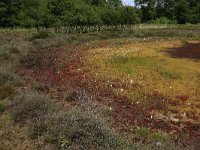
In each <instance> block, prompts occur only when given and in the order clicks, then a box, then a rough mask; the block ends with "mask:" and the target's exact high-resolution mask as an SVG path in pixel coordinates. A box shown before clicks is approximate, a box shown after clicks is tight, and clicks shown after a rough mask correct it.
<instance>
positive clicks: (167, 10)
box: [135, 0, 200, 24]
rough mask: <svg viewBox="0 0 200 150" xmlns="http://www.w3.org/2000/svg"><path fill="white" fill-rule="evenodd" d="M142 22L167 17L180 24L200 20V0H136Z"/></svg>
mask: <svg viewBox="0 0 200 150" xmlns="http://www.w3.org/2000/svg"><path fill="white" fill-rule="evenodd" d="M135 4H136V6H137V7H138V8H139V9H140V10H141V13H142V16H141V21H142V22H151V21H152V20H159V19H161V18H166V19H168V20H169V21H174V22H177V23H179V24H185V23H193V24H195V23H199V22H200V0H135Z"/></svg>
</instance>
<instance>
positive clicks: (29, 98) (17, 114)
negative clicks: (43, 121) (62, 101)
mask: <svg viewBox="0 0 200 150" xmlns="http://www.w3.org/2000/svg"><path fill="white" fill-rule="evenodd" d="M11 105H12V110H11V117H12V119H13V120H14V121H15V122H23V121H26V120H37V119H38V118H40V117H43V116H45V115H47V114H48V113H49V112H51V111H54V110H55V106H54V104H53V102H51V100H50V98H48V97H47V96H45V95H41V94H37V93H32V92H31V93H25V94H24V93H21V94H20V95H18V96H16V97H15V98H14V99H13V103H12V104H11Z"/></svg>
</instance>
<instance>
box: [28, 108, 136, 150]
mask: <svg viewBox="0 0 200 150" xmlns="http://www.w3.org/2000/svg"><path fill="white" fill-rule="evenodd" d="M31 131H32V134H31V135H32V137H35V135H41V134H44V137H45V138H46V140H47V141H49V142H50V143H52V144H56V145H57V146H58V148H59V149H96V150H98V149H99V150H100V149H101V150H103V149H107V150H111V149H113V150H117V149H120V150H121V149H126V150H127V149H133V147H132V145H130V144H129V143H128V142H127V141H125V140H123V139H121V138H120V137H119V135H117V134H116V133H114V131H113V130H111V129H110V128H109V127H108V126H107V125H106V123H105V121H104V120H102V119H100V118H99V117H98V116H97V115H95V114H94V113H93V112H91V111H89V110H87V109H79V108H76V109H73V110H71V111H69V112H59V113H58V112H57V113H54V114H52V115H50V116H48V117H47V118H46V120H45V123H44V121H42V122H37V123H36V124H34V125H33V128H32V129H31Z"/></svg>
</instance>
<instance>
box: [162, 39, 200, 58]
mask: <svg viewBox="0 0 200 150" xmlns="http://www.w3.org/2000/svg"><path fill="white" fill-rule="evenodd" d="M165 52H166V53H167V54H168V55H169V56H170V57H172V58H187V59H194V60H200V43H194V44H188V43H186V44H185V45H183V46H182V47H178V48H171V49H167V50H165Z"/></svg>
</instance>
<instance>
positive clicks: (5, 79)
mask: <svg viewBox="0 0 200 150" xmlns="http://www.w3.org/2000/svg"><path fill="white" fill-rule="evenodd" d="M19 84H20V78H19V77H18V76H17V75H16V74H13V73H9V72H0V86H4V85H13V86H16V85H19Z"/></svg>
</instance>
